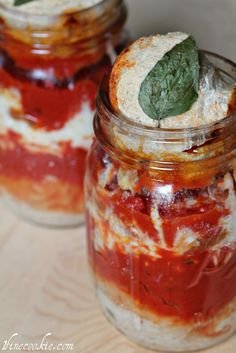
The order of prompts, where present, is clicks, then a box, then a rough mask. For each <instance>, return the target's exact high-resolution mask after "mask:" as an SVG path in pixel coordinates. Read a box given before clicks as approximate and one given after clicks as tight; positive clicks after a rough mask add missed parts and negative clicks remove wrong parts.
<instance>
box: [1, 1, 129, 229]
mask: <svg viewBox="0 0 236 353" xmlns="http://www.w3.org/2000/svg"><path fill="white" fill-rule="evenodd" d="M15 3H16V4H18V5H19V6H14V1H13V0H8V1H0V18H1V41H0V188H1V191H2V195H3V197H4V199H5V200H6V201H7V203H8V204H10V206H11V207H12V208H13V209H15V210H16V211H17V212H18V213H20V214H21V215H23V216H24V217H27V218H28V219H30V220H32V221H35V222H38V223H42V224H45V225H53V226H71V225H77V224H78V223H80V222H82V221H83V211H84V195H83V179H84V170H85V159H86V155H87V151H88V148H89V147H90V144H91V141H92V138H93V129H92V119H93V115H94V112H95V97H96V94H97V89H98V85H99V82H100V79H101V78H102V77H103V75H104V73H105V72H107V70H109V69H110V67H111V65H112V63H113V62H114V60H115V57H116V55H117V53H118V52H120V51H121V50H122V49H123V48H124V46H125V44H126V40H127V39H126V35H125V33H124V31H123V27H124V23H125V19H126V8H125V5H124V3H123V1H122V0H104V1H101V0H86V1H85V0H72V1H66V2H65V1H62V0H55V1H49V0H34V1H28V2H27V1H26V2H21V3H22V4H20V1H18V2H17V1H16V2H15Z"/></svg>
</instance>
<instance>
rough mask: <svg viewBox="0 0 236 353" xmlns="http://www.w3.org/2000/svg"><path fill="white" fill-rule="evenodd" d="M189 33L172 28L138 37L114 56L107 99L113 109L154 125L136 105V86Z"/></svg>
mask: <svg viewBox="0 0 236 353" xmlns="http://www.w3.org/2000/svg"><path fill="white" fill-rule="evenodd" d="M188 36H189V35H188V34H186V33H181V32H176V33H168V34H166V35H160V34H158V35H156V36H150V37H142V38H140V39H138V40H137V41H136V42H134V43H133V44H132V45H131V46H130V47H128V48H127V49H125V50H124V51H123V52H122V53H121V54H120V55H119V56H118V58H117V60H116V62H115V64H114V66H113V70H112V72H111V76H110V87H109V88H110V89H109V92H110V93H109V94H110V102H111V104H112V107H113V109H114V110H115V111H116V112H117V113H122V114H124V115H125V116H126V117H127V118H129V119H131V120H134V121H135V122H137V123H141V124H143V125H149V126H155V125H157V124H158V122H157V121H154V120H152V119H151V118H149V117H148V116H147V115H146V114H145V113H144V112H143V110H142V108H141V107H140V105H139V100H138V97H139V90H140V87H141V84H142V82H143V81H144V79H145V77H146V76H147V74H148V73H149V72H150V71H151V70H152V68H153V67H154V66H155V65H156V63H157V62H158V61H159V60H161V59H162V58H163V56H164V55H165V54H166V53H167V52H168V51H170V50H171V49H172V48H173V47H174V46H175V45H177V44H179V43H181V42H182V41H184V40H185V39H186V38H187V37H188Z"/></svg>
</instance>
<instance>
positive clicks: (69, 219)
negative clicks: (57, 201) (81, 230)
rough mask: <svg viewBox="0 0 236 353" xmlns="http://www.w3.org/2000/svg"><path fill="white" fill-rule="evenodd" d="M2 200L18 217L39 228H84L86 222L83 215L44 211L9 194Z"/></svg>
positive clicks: (4, 194) (2, 196)
mask: <svg viewBox="0 0 236 353" xmlns="http://www.w3.org/2000/svg"><path fill="white" fill-rule="evenodd" d="M1 198H2V200H3V202H4V203H5V204H6V206H7V207H8V208H9V209H11V210H12V211H13V212H14V213H15V214H16V215H18V216H19V217H21V218H23V219H25V220H26V221H28V222H31V223H34V224H36V225H38V226H42V227H50V228H73V227H78V226H82V225H83V224H84V222H85V218H84V214H83V213H78V214H70V213H64V212H61V211H50V210H45V211H44V210H40V209H36V208H33V207H31V206H30V205H28V204H27V203H25V202H22V201H19V200H17V199H15V198H14V197H13V196H12V195H10V194H9V193H7V192H3V193H2V195H1Z"/></svg>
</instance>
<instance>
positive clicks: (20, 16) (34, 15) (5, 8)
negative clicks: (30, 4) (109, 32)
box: [0, 0, 123, 21]
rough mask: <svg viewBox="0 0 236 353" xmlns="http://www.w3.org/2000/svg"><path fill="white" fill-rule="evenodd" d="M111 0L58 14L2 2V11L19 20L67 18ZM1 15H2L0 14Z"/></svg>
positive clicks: (119, 0)
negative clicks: (40, 11)
mask: <svg viewBox="0 0 236 353" xmlns="http://www.w3.org/2000/svg"><path fill="white" fill-rule="evenodd" d="M109 1H110V0H101V1H100V2H98V3H97V4H94V5H92V6H89V7H87V8H83V9H80V10H79V9H77V10H76V9H75V10H74V11H72V12H61V13H56V14H52V15H50V14H37V13H34V12H28V11H27V12H26V11H21V10H19V9H18V8H17V7H12V8H11V7H9V6H6V5H4V4H2V3H0V11H3V12H4V13H5V14H6V15H9V16H11V15H12V16H13V15H17V16H18V19H19V20H22V19H24V18H26V16H27V17H30V19H31V21H32V20H33V19H35V20H39V19H44V20H53V19H55V20H56V19H58V18H66V17H69V16H72V15H83V14H85V13H89V12H90V11H94V10H96V9H99V8H102V6H104V5H105V4H106V3H108V2H109ZM116 1H117V2H118V3H122V2H123V0H116ZM0 17H1V16H0Z"/></svg>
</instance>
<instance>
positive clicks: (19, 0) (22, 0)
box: [14, 0, 35, 6]
mask: <svg viewBox="0 0 236 353" xmlns="http://www.w3.org/2000/svg"><path fill="white" fill-rule="evenodd" d="M31 1H35V0H15V2H14V6H20V5H23V4H26V3H27V2H31Z"/></svg>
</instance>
